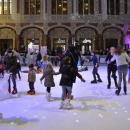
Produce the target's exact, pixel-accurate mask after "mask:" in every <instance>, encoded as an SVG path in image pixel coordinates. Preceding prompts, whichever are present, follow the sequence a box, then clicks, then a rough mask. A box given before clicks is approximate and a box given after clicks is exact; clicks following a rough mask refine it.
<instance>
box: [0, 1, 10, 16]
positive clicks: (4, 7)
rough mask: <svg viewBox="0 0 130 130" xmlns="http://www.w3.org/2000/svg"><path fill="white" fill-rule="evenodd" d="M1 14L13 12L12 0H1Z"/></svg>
mask: <svg viewBox="0 0 130 130" xmlns="http://www.w3.org/2000/svg"><path fill="white" fill-rule="evenodd" d="M0 14H4V15H6V14H12V0H0Z"/></svg>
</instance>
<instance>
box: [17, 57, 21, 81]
mask: <svg viewBox="0 0 130 130" xmlns="http://www.w3.org/2000/svg"><path fill="white" fill-rule="evenodd" d="M20 71H21V64H20V61H19V60H17V74H18V77H19V80H21V75H20Z"/></svg>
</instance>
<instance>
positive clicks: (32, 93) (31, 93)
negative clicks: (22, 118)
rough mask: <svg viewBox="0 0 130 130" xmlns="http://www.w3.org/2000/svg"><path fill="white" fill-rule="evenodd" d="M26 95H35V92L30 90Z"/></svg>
mask: <svg viewBox="0 0 130 130" xmlns="http://www.w3.org/2000/svg"><path fill="white" fill-rule="evenodd" d="M27 94H28V95H35V90H33V91H32V90H30V91H28V92H27Z"/></svg>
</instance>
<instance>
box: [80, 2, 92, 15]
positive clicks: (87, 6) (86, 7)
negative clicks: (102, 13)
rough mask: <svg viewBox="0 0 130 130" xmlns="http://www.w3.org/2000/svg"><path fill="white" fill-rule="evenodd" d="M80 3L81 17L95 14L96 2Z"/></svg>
mask: <svg viewBox="0 0 130 130" xmlns="http://www.w3.org/2000/svg"><path fill="white" fill-rule="evenodd" d="M78 2H79V3H78V12H79V14H80V15H88V14H94V0H79V1H78Z"/></svg>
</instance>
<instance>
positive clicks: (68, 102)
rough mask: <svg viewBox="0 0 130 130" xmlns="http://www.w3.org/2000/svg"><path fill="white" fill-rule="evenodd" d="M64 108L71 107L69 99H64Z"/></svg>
mask: <svg viewBox="0 0 130 130" xmlns="http://www.w3.org/2000/svg"><path fill="white" fill-rule="evenodd" d="M65 108H66V109H72V104H71V103H70V99H66V103H65Z"/></svg>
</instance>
